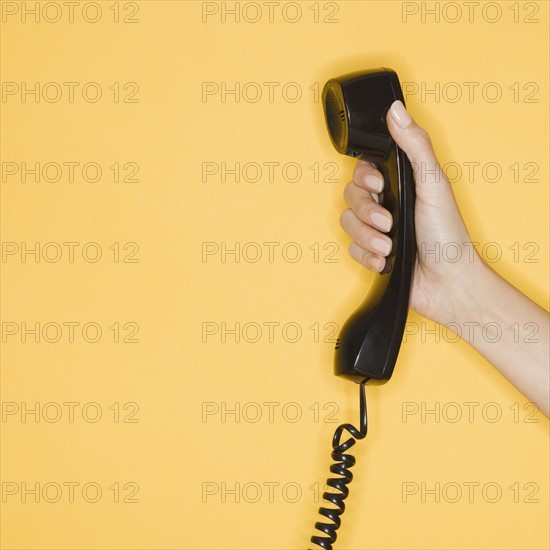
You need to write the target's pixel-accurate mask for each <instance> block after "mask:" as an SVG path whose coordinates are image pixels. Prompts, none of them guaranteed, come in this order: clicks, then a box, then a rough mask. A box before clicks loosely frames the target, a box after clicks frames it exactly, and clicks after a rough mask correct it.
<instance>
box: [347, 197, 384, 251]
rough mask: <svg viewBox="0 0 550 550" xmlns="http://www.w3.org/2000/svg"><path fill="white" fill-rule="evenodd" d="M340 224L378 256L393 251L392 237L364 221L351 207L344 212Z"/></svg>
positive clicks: (364, 246)
mask: <svg viewBox="0 0 550 550" xmlns="http://www.w3.org/2000/svg"><path fill="white" fill-rule="evenodd" d="M340 225H341V226H342V229H343V230H344V231H345V232H346V233H347V234H348V235H349V236H350V237H351V238H352V239H353V240H354V241H355V242H356V243H357V244H358V245H359V246H360V247H361V248H364V249H365V250H367V251H368V252H371V253H373V254H376V255H378V256H387V255H388V254H389V253H390V252H391V248H392V241H391V239H390V238H389V237H388V236H387V235H384V234H383V233H380V231H377V230H376V229H374V228H373V227H371V226H370V225H368V224H366V223H364V222H362V221H361V220H360V219H359V218H357V216H356V215H355V214H354V213H353V211H352V210H350V209H349V208H348V209H347V210H344V211H343V212H342V215H341V216H340Z"/></svg>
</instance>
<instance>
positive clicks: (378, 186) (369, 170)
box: [353, 160, 384, 193]
mask: <svg viewBox="0 0 550 550" xmlns="http://www.w3.org/2000/svg"><path fill="white" fill-rule="evenodd" d="M353 181H354V183H355V184H356V185H358V186H359V187H362V188H365V189H368V190H369V191H372V192H373V193H381V192H382V190H383V189H384V178H383V177H382V174H381V173H380V172H379V171H378V170H377V169H376V168H375V167H374V166H373V165H372V164H371V163H370V162H367V161H365V160H358V161H357V164H356V165H355V170H354V171H353Z"/></svg>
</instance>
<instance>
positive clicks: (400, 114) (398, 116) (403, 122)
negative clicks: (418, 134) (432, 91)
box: [390, 100, 412, 128]
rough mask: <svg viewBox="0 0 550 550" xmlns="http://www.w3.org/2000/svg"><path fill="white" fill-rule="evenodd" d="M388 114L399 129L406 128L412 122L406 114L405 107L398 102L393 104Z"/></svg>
mask: <svg viewBox="0 0 550 550" xmlns="http://www.w3.org/2000/svg"><path fill="white" fill-rule="evenodd" d="M390 113H391V116H392V118H393V120H395V123H396V124H397V125H398V126H400V127H401V128H406V127H407V126H408V125H409V124H410V123H411V122H412V118H411V115H409V113H407V109H405V105H403V103H401V101H399V100H397V101H394V102H393V104H392V106H391V108H390Z"/></svg>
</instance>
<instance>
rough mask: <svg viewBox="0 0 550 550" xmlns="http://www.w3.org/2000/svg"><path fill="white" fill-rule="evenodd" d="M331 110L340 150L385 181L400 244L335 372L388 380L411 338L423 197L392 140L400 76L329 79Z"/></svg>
mask: <svg viewBox="0 0 550 550" xmlns="http://www.w3.org/2000/svg"><path fill="white" fill-rule="evenodd" d="M322 97H323V107H324V111H325V118H326V122H327V128H328V131H329V134H330V138H331V140H332V143H333V145H334V147H335V148H336V150H337V151H338V152H339V153H342V154H345V155H349V156H352V157H361V158H363V159H365V160H367V161H369V162H371V163H373V164H374V165H375V166H376V168H377V169H378V170H379V171H380V172H381V173H382V175H383V176H384V189H383V191H382V193H381V194H380V204H381V205H382V206H383V207H384V208H386V209H387V210H389V212H390V213H391V215H392V218H393V227H392V229H391V231H390V232H389V233H388V236H389V237H390V238H391V240H392V243H393V246H392V251H391V253H390V255H389V256H388V257H387V258H386V265H385V268H384V270H383V271H382V273H381V274H379V275H376V276H375V281H374V283H373V285H372V286H371V288H370V289H369V293H368V296H367V298H366V300H365V301H364V302H363V304H362V305H361V306H360V307H359V309H357V310H356V311H355V313H353V315H352V316H351V317H350V318H349V319H348V321H347V322H346V323H345V325H344V326H343V328H342V330H341V332H340V338H339V339H338V341H337V344H336V357H335V365H334V369H335V374H337V375H341V376H344V377H347V378H351V379H353V380H356V381H360V380H363V379H364V378H368V379H369V380H372V381H373V382H376V381H377V382H378V383H384V382H386V381H387V380H389V379H390V378H391V375H392V373H393V368H394V366H395V362H396V360H397V354H398V353H399V348H400V346H401V340H402V339H403V331H404V330H405V322H406V320H407V312H408V309H409V296H410V290H411V284H412V275H413V269H414V264H415V259H416V239H415V231H414V200H415V192H414V185H413V175H412V169H411V165H410V163H409V160H408V158H407V157H406V155H405V153H404V152H403V151H402V150H401V149H400V148H399V147H398V146H397V144H396V143H395V141H394V140H393V139H392V137H391V136H390V133H389V131H388V127H387V125H386V114H387V112H388V109H389V108H390V106H391V104H392V103H393V102H394V101H395V100H397V99H399V100H401V101H402V102H403V103H404V99H403V93H402V91H401V86H400V84H399V79H398V77H397V74H396V73H395V71H393V70H391V69H386V68H381V69H373V70H368V71H361V72H356V73H351V74H347V75H344V76H341V77H338V78H333V79H331V80H329V81H328V82H327V83H326V84H325V87H324V89H323V96H322Z"/></svg>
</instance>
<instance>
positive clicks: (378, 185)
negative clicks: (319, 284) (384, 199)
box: [365, 175, 384, 193]
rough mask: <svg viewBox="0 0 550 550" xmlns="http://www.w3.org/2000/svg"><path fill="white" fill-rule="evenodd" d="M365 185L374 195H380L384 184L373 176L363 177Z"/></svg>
mask: <svg viewBox="0 0 550 550" xmlns="http://www.w3.org/2000/svg"><path fill="white" fill-rule="evenodd" d="M365 185H366V186H367V187H368V188H369V189H372V190H373V191H375V192H376V193H380V192H381V191H382V189H384V182H383V181H382V180H381V179H380V178H379V177H377V176H373V175H370V176H365Z"/></svg>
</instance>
